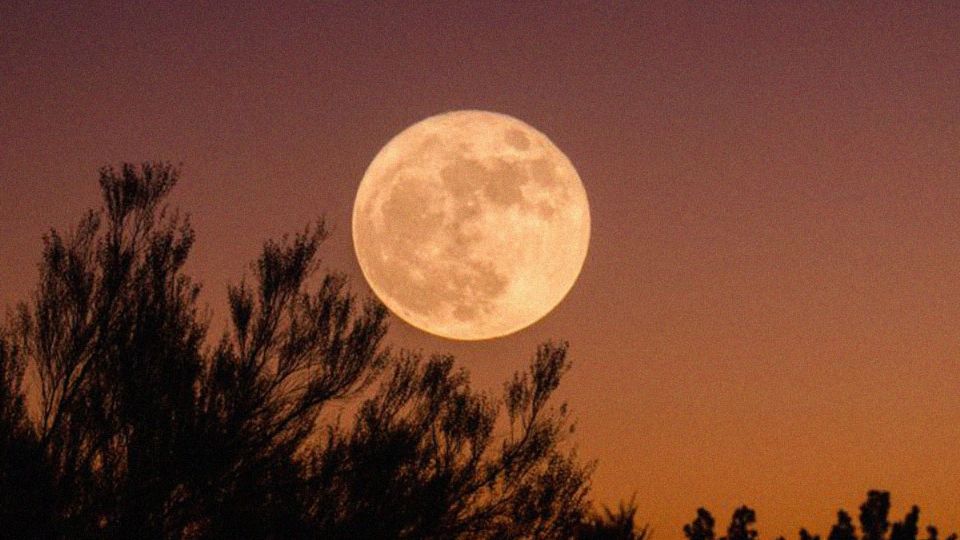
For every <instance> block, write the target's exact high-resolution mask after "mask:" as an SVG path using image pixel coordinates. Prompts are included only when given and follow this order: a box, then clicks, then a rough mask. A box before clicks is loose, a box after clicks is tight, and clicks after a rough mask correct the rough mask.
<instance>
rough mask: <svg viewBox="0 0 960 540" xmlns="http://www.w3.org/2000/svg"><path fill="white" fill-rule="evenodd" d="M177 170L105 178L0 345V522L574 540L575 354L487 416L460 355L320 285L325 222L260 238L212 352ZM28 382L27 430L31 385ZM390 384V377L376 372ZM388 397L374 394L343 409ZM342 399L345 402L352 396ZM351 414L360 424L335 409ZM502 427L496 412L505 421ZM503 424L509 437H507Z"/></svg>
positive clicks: (108, 533)
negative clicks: (388, 335)
mask: <svg viewBox="0 0 960 540" xmlns="http://www.w3.org/2000/svg"><path fill="white" fill-rule="evenodd" d="M177 178H178V172H177V171H176V169H174V168H173V167H171V166H170V165H167V164H145V165H143V166H140V167H135V166H132V165H123V166H122V167H121V168H120V169H119V170H117V169H113V168H104V169H102V170H101V171H100V187H101V193H102V196H103V201H104V206H103V208H102V209H101V210H99V211H94V212H89V213H88V214H86V215H85V216H84V218H83V219H82V220H81V221H80V223H79V225H78V226H77V227H76V228H75V229H74V230H72V231H71V232H70V233H68V234H65V235H63V234H60V233H58V232H56V231H51V232H50V233H49V234H48V235H46V236H45V237H44V249H43V258H42V261H41V265H40V279H39V284H38V286H37V289H36V292H35V293H34V295H33V297H32V299H31V300H30V301H29V302H27V303H24V304H21V305H20V306H19V309H18V310H17V312H16V314H15V316H14V317H13V319H12V320H10V321H8V322H7V323H5V324H4V326H3V329H2V332H0V370H2V372H0V375H2V377H0V505H2V506H0V519H2V522H3V526H4V527H5V528H6V530H17V531H20V532H22V533H23V534H24V535H25V536H29V537H49V536H56V537H107V538H110V537H124V538H126V537H136V538H163V537H177V538H180V537H226V536H240V537H244V538H269V537H282V538H288V537H307V536H321V537H339V538H371V537H393V538H404V537H406V538H429V537H433V538H441V537H442V538H446V537H451V536H457V537H484V538H487V537H502V538H514V537H559V536H571V535H572V534H573V533H574V532H575V529H576V528H577V526H578V525H579V524H580V522H581V521H583V520H584V519H585V516H586V493H587V485H588V478H589V473H590V467H589V466H584V465H581V464H579V463H578V461H577V459H576V455H575V454H574V453H573V452H572V451H571V450H563V449H562V446H563V445H562V440H563V439H564V437H565V435H566V434H567V433H568V432H569V431H570V429H571V428H570V424H569V421H568V418H567V410H566V407H565V406H564V405H560V406H557V407H554V406H551V405H550V398H551V396H552V394H553V392H554V390H555V389H556V388H557V386H558V384H559V382H560V379H561V377H562V375H563V373H564V372H565V371H566V370H567V369H568V367H569V363H568V361H567V357H566V350H567V348H566V345H565V344H561V345H550V344H546V345H543V346H542V347H540V348H539V350H538V351H537V354H536V355H535V357H534V360H533V362H532V363H531V366H530V369H529V370H528V372H526V373H524V374H518V375H517V376H516V377H515V378H514V379H513V380H512V381H511V382H509V383H508V384H507V385H506V388H505V391H504V395H503V397H502V398H500V399H494V398H493V397H491V396H488V395H486V394H484V393H480V392H477V391H475V390H472V389H471V388H470V384H469V378H468V376H467V374H466V372H464V371H463V370H462V369H456V368H455V366H454V360H453V358H451V357H448V356H436V357H433V358H430V359H429V360H423V359H422V358H420V357H419V356H417V355H412V354H393V353H391V352H390V351H389V350H387V349H386V348H384V347H383V346H382V339H383V336H384V334H385V331H386V311H385V310H384V308H383V307H382V306H381V305H380V304H379V303H377V302H375V301H366V302H361V301H359V300H358V299H357V298H356V297H355V296H354V295H352V294H351V293H350V292H349V291H348V290H347V288H346V280H345V278H344V277H343V276H341V275H338V274H331V273H325V274H319V273H318V272H317V270H318V264H319V263H318V257H317V255H318V249H319V246H320V244H321V242H322V241H323V239H324V238H325V234H326V233H325V229H324V227H323V224H322V223H318V224H316V225H314V226H311V227H309V228H307V229H306V230H305V231H304V232H302V233H300V234H297V235H295V236H293V237H285V238H283V239H282V240H280V241H278V242H273V241H271V242H267V243H266V245H265V246H264V249H263V252H262V254H261V256H260V257H259V259H257V261H256V263H255V264H254V266H253V274H254V279H253V282H252V284H248V283H247V282H245V281H244V282H241V283H240V284H239V285H237V286H234V287H230V288H229V291H228V292H229V295H228V297H229V307H230V326H229V329H228V330H227V331H226V332H225V334H224V335H223V336H222V337H221V338H220V339H219V341H217V342H215V343H210V342H209V338H208V325H207V322H206V320H205V319H204V317H203V316H201V314H200V311H199V308H198V306H197V298H198V294H199V290H200V289H199V286H198V285H196V284H195V283H193V282H192V281H191V280H190V278H189V277H188V276H187V275H186V274H185V273H184V271H183V268H184V265H185V263H186V261H187V258H188V255H189V252H190V250H191V247H192V246H193V243H194V233H193V230H192V228H191V227H190V224H189V221H188V220H187V219H185V218H182V217H181V216H180V215H179V214H178V213H177V212H175V211H172V210H170V209H169V208H167V207H166V206H165V203H164V201H165V199H166V197H167V195H168V194H169V192H170V190H171V189H172V188H173V186H174V185H175V184H176V181H177ZM28 368H29V369H32V370H34V372H35V373H36V379H37V385H36V394H37V401H38V405H37V407H36V411H35V412H34V413H33V414H30V415H28V414H27V409H26V405H25V394H24V389H23V384H22V381H23V377H24V373H25V370H26V369H28ZM385 368H387V372H386V373H385V374H384V369H385ZM378 379H380V384H379V390H378V391H376V392H374V393H372V394H370V395H368V397H366V398H365V399H362V400H359V401H358V400H357V399H353V398H356V397H357V396H359V395H361V394H359V392H360V391H362V390H364V389H365V388H367V387H368V386H369V385H370V384H372V383H374V382H375V381H376V380H378ZM351 399H352V400H351ZM344 400H351V401H349V403H356V404H357V409H358V412H357V414H356V419H355V422H354V423H353V424H352V425H347V426H344V425H342V424H341V423H340V422H339V421H335V420H333V419H332V417H331V415H330V414H329V413H328V412H325V411H326V410H327V407H326V406H327V405H329V404H330V403H331V402H334V401H341V402H343V401H344ZM501 411H505V413H506V414H505V415H501V414H500V413H501ZM501 424H502V425H503V428H504V429H505V430H506V433H507V434H506V435H505V436H497V435H495V432H496V429H495V428H496V427H497V426H498V425H501Z"/></svg>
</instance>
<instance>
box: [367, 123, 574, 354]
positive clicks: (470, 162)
mask: <svg viewBox="0 0 960 540" xmlns="http://www.w3.org/2000/svg"><path fill="white" fill-rule="evenodd" d="M589 242H590V207H589V204H588V203H587V193H586V191H585V190H584V188H583V183H582V182H581V181H580V176H579V175H578V174H577V171H576V169H574V167H573V164H572V163H570V160H569V159H567V157H566V156H565V155H564V154H563V152H561V151H560V149H558V148H557V147H556V146H555V145H554V144H553V143H552V142H551V141H550V139H548V138H547V137H546V136H545V135H544V134H543V133H540V132H539V131H537V130H536V129H534V128H533V127H531V126H529V125H527V124H526V123H524V122H522V121H520V120H517V119H516V118H513V117H511V116H507V115H504V114H498V113H493V112H486V111H470V110H468V111H455V112H450V113H445V114H440V115H437V116H432V117H430V118H427V119H425V120H422V121H420V122H418V123H416V124H414V125H412V126H410V127H409V128H407V129H405V130H404V131H402V132H401V133H400V134H399V135H397V136H396V137H394V138H393V139H392V140H391V141H390V142H388V143H387V145H386V146H384V147H383V149H382V150H380V152H379V153H378V154H377V155H376V157H375V158H374V159H373V161H372V162H371V163H370V166H369V167H368V168H367V171H366V174H364V177H363V181H362V182H361V183H360V187H359V189H358V191H357V198H356V202H355V203H354V207H353V245H354V249H355V250H356V253H357V259H358V260H359V262H360V268H361V269H362V271H363V274H364V276H365V277H366V279H367V281H368V282H369V284H370V287H371V289H373V292H374V293H376V295H377V296H378V297H379V298H380V299H381V300H382V301H383V303H384V304H386V306H387V308H389V309H390V311H392V312H393V313H394V314H396V315H397V316H399V317H400V318H402V319H403V320H405V321H407V322H408V323H410V324H412V325H413V326H415V327H417V328H420V329H421V330H424V331H426V332H430V333H432V334H436V335H439V336H443V337H446V338H451V339H460V340H479V339H488V338H494V337H500V336H504V335H507V334H511V333H513V332H516V331H518V330H521V329H523V328H526V327H527V326H529V325H531V324H533V323H534V322H536V321H538V320H539V319H541V318H542V317H544V316H545V315H547V314H548V313H549V312H550V311H551V310H553V308H554V307H556V306H557V304H559V303H560V301H561V300H563V297H564V296H566V294H567V293H568V292H569V291H570V288H571V287H572V286H573V284H574V282H575V281H576V280H577V276H578V275H579V274H580V270H581V268H582V267H583V261H584V259H585V258H586V255H587V246H588V244H589Z"/></svg>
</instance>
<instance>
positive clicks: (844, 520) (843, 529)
mask: <svg viewBox="0 0 960 540" xmlns="http://www.w3.org/2000/svg"><path fill="white" fill-rule="evenodd" d="M827 538H828V540H857V531H856V528H855V527H854V525H853V518H851V517H850V514H848V513H846V512H845V511H843V510H839V511H838V512H837V524H836V525H834V526H833V528H832V529H830V536H828V537H827Z"/></svg>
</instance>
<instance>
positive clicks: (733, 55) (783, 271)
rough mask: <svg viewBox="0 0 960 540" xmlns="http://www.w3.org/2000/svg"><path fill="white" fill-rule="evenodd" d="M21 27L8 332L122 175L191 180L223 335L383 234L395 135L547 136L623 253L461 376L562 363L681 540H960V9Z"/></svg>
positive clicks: (132, 17)
mask: <svg viewBox="0 0 960 540" xmlns="http://www.w3.org/2000/svg"><path fill="white" fill-rule="evenodd" d="M60 4H61V3H60V2H51V3H49V4H36V3H23V2H3V3H0V305H10V304H11V303H13V302H14V301H16V300H19V299H23V298H25V296H26V294H27V291H28V290H29V289H30V288H31V287H32V284H33V282H34V280H35V278H36V262H37V260H38V257H39V253H40V246H41V244H40V237H41V235H42V233H43V232H44V231H45V230H47V229H48V228H49V227H51V226H56V227H59V228H66V227H69V226H71V225H72V224H73V223H75V222H76V220H77V219H78V218H79V217H80V214H81V212H82V210H83V209H84V208H87V207H90V206H93V205H95V204H97V203H98V196H99V194H98V190H97V188H96V176H97V175H96V170H97V168H98V167H99V166H100V165H103V164H107V163H117V162H120V161H124V160H126V161H140V160H146V159H166V160H171V161H174V162H182V163H183V181H182V182H181V184H180V185H179V186H178V188H177V190H176V192H175V196H174V201H175V202H176V204H178V205H179V206H180V207H181V208H182V209H184V210H186V211H189V212H190V213H192V216H193V222H194V224H195V226H196V228H197V231H198V235H199V241H198V243H197V245H196V249H195V252H194V257H193V261H192V263H191V266H190V270H191V272H192V273H193V274H194V275H195V276H197V277H198V278H200V279H201V280H202V281H203V282H204V283H205V286H206V288H205V293H204V301H205V302H207V303H209V305H210V306H211V309H212V310H213V312H214V313H215V316H214V317H215V320H216V317H221V316H222V313H223V312H222V309H221V308H222V306H223V302H224V299H225V285H226V283H227V282H228V281H236V280H237V279H239V278H240V277H241V276H242V274H243V272H244V270H245V269H246V268H247V266H246V265H247V263H248V261H250V260H252V259H253V258H254V257H255V256H256V255H257V252H258V250H259V246H260V244H261V242H262V241H263V240H265V239H267V238H269V237H275V236H278V235H280V234H282V233H284V232H293V231H297V230H301V229H302V228H303V226H304V225H305V224H307V223H308V222H310V221H311V220H313V219H314V218H316V217H318V216H320V215H325V216H326V217H327V219H328V220H329V221H330V222H331V223H332V224H333V226H334V232H333V234H332V236H331V238H330V240H329V241H328V243H327V244H326V248H327V249H326V256H325V261H326V264H327V265H328V266H329V267H330V268H333V269H337V270H342V271H345V272H347V273H348V274H350V275H351V276H353V277H354V278H355V279H354V281H353V283H354V286H355V288H356V289H357V290H360V291H366V290H367V289H366V284H365V283H364V282H363V280H362V279H363V278H362V276H361V274H360V271H359V267H358V265H357V262H356V259H355V257H354V255H353V248H352V245H351V237H350V230H349V227H350V213H351V210H352V203H353V197H354V194H355V191H356V188H357V186H358V184H359V182H360V179H361V177H362V175H363V172H364V170H365V168H366V166H367V165H368V163H369V162H370V160H371V159H372V158H373V156H374V155H375V154H376V152H377V151H378V150H379V149H380V147H381V146H382V145H383V144H385V143H386V142H387V141H388V140H389V138H390V137H392V136H393V135H394V134H396V133H397V132H399V131H400V130H402V129H403V128H405V127H407V126H408V125H410V124H412V123H414V122H416V121H418V120H420V119H422V118H424V117H426V116H429V115H433V114H436V113H440V112H444V111H448V110H453V109H462V108H477V109H488V110H493V111H498V112H502V113H506V114H510V115H513V116H516V117H518V118H520V119H523V120H524V121H526V122H528V123H530V124H531V125H533V126H535V127H537V128H538V129H540V130H541V131H543V132H544V133H546V134H547V135H548V136H549V137H551V139H552V140H553V141H554V142H555V143H556V144H557V145H558V146H559V147H560V148H561V149H562V150H564V151H565V152H566V153H567V155H568V156H569V157H570V159H571V160H572V162H573V163H574V164H575V166H576V167H577V168H578V170H579V172H580V175H581V177H582V178H583V181H584V184H585V186H586V189H587V193H588V195H589V198H590V203H591V209H592V221H593V236H592V243H591V247H590V252H589V254H588V256H587V260H586V263H585V267H584V270H583V273H582V275H581V277H580V279H579V281H578V282H577V284H576V285H575V286H574V288H573V290H572V291H571V293H570V295H569V296H568V297H567V299H566V300H565V301H564V302H563V303H561V304H560V306H558V308H557V309H556V310H555V311H554V312H553V313H552V314H551V315H549V316H548V317H547V318H545V319H544V320H542V321H540V322H539V323H537V324H535V325H534V326H532V327H530V328H528V329H527V330H524V331H523V332H520V333H518V334H515V335H513V336H510V337H507V338H505V339H500V340H494V341H487V342H477V343H459V342H452V341H447V340H443V339H440V338H434V337H431V336H429V335H426V334H424V333H422V332H420V331H418V330H416V329H414V328H412V327H410V326H408V325H406V324H405V323H403V322H401V321H400V320H398V319H396V318H394V319H393V326H392V330H391V334H390V341H391V342H392V343H394V344H395V345H397V346H401V347H409V348H413V349H423V350H424V351H427V352H433V351H436V352H444V351H449V352H453V353H455V354H457V355H458V356H459V358H460V359H461V361H462V363H463V364H464V365H466V366H468V367H469V369H470V370H471V372H472V373H473V376H474V378H475V380H476V381H477V384H478V386H481V387H484V388H489V389H491V390H499V388H500V385H501V382H502V381H503V380H505V379H506V378H507V377H508V375H509V374H510V373H511V372H512V371H513V370H514V369H516V368H518V367H520V366H521V365H522V364H523V363H524V362H525V361H526V360H527V359H528V358H529V357H530V356H531V355H532V353H533V351H534V348H535V346H536V344H537V343H538V342H540V341H542V340H545V339H549V338H554V339H558V338H562V339H567V340H569V341H570V342H571V345H572V357H573V361H574V369H573V371H572V372H571V373H570V374H569V376H568V378H567V380H566V382H565V385H563V386H562V387H561V388H562V391H561V394H562V395H563V397H564V398H566V399H567V400H568V401H569V402H570V405H571V407H572V408H573V411H574V413H575V414H576V416H577V418H578V419H579V424H578V430H577V432H576V435H575V438H576V441H577V443H578V445H579V448H580V453H581V455H582V456H583V457H584V458H587V459H598V460H599V465H598V468H597V471H596V474H595V477H594V494H595V496H596V499H597V500H598V501H600V502H605V503H615V502H616V501H617V500H618V499H621V498H629V497H630V495H631V494H632V493H634V492H635V493H636V497H637V502H638V504H639V507H640V510H639V516H640V518H641V519H642V520H645V521H646V520H648V521H649V522H650V523H652V524H653V525H654V527H655V528H656V529H657V534H658V536H659V537H663V538H674V537H679V536H680V530H679V527H680V526H681V525H682V523H684V522H686V521H689V520H690V519H691V518H692V517H694V513H695V510H696V508H697V506H700V505H706V506H708V507H709V508H710V509H711V510H713V511H714V514H715V515H717V516H718V517H719V519H718V521H720V522H721V524H722V525H723V526H726V523H727V518H728V516H729V513H730V512H731V511H732V509H733V508H734V507H735V506H736V505H739V504H742V503H748V504H750V505H752V506H754V507H755V508H756V509H757V510H758V515H759V520H760V527H761V532H762V533H764V534H765V535H771V536H772V535H775V534H780V533H783V534H790V535H794V534H795V533H796V530H797V528H798V527H799V526H801V525H805V526H807V527H810V528H812V529H814V530H817V531H820V532H827V527H828V525H829V523H831V522H832V519H833V516H834V513H835V512H836V509H837V508H838V507H840V506H844V507H846V508H848V509H855V508H856V506H857V505H858V504H859V503H860V502H861V501H862V498H863V495H864V493H865V492H866V490H867V489H869V488H874V487H876V488H884V489H889V490H892V492H893V499H894V506H895V513H896V514H897V517H898V519H899V517H900V516H902V513H903V512H905V511H906V509H907V505H908V504H910V503H917V504H919V505H920V507H921V509H922V510H923V511H924V514H922V516H921V517H922V520H921V521H922V522H923V523H924V524H926V523H928V522H929V521H931V520H932V521H933V522H935V523H937V524H939V525H941V526H944V527H946V528H948V529H957V528H960V514H958V513H957V509H958V508H960V481H958V479H960V167H958V165H960V3H956V2H938V3H919V2H904V3H901V4H896V3H887V2H863V3H852V2H816V3H815V2H771V3H769V4H767V3H748V2H736V3H733V2H730V3H666V4H654V3H649V4H647V3H644V4H643V5H640V3H639V2H636V3H623V4H619V3H612V2H603V3H600V2H597V3H575V2H563V3H533V2H529V3H524V4H523V5H515V4H514V3H504V5H497V4H496V3H495V2H479V3H475V4H466V3H453V2H436V3H426V2H416V3H411V2H397V3H386V2H379V3H370V4H361V3H359V2H345V3H342V4H332V3H328V4H326V5H323V6H315V5H308V4H296V3H284V4H282V5H281V4H280V3H274V2H271V3H270V7H269V8H255V7H250V6H248V5H241V4H238V5H232V6H228V5H226V3H225V2H211V3H202V4H201V3H196V2H184V3H174V2H164V3H163V6H155V7H143V6H141V5H139V4H140V3H136V2H131V3H129V4H126V3H110V4H96V3H88V6H87V7H83V8H80V7H65V6H61V5H60Z"/></svg>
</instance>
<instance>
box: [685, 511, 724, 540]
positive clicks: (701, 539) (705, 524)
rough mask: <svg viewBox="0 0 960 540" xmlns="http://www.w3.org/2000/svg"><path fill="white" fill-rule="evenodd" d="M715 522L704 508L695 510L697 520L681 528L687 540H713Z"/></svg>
mask: <svg viewBox="0 0 960 540" xmlns="http://www.w3.org/2000/svg"><path fill="white" fill-rule="evenodd" d="M714 524H715V522H714V519H713V516H712V515H711V514H710V512H708V511H707V510H706V509H705V508H698V509H697V518H696V519H695V520H693V522H692V523H690V524H688V525H684V526H683V534H684V535H685V536H686V537H687V538H688V539H689V540H714V538H716V536H715V535H714V532H713V526H714Z"/></svg>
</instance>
